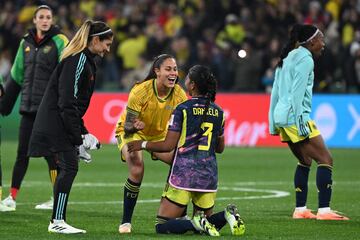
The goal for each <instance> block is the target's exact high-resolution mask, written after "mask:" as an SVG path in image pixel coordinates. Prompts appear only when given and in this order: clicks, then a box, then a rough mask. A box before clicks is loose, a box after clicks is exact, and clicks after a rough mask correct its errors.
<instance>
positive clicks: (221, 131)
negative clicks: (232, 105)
mask: <svg viewBox="0 0 360 240" xmlns="http://www.w3.org/2000/svg"><path fill="white" fill-rule="evenodd" d="M224 131H225V114H224V112H223V114H222V121H221V127H220V132H219V136H222V135H224Z"/></svg>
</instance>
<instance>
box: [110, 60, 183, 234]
mask: <svg viewBox="0 0 360 240" xmlns="http://www.w3.org/2000/svg"><path fill="white" fill-rule="evenodd" d="M177 81H178V70H177V65H176V61H175V58H174V57H172V56H171V55H168V54H162V55H160V56H158V57H156V58H155V59H154V62H153V65H152V67H151V69H150V72H149V74H148V76H147V77H146V78H145V80H144V81H142V82H140V83H137V84H135V86H134V87H133V88H132V89H131V91H130V94H129V99H128V105H127V107H126V111H124V112H123V113H122V114H121V116H120V119H119V122H118V123H117V126H116V137H117V140H118V148H119V150H120V152H121V159H122V160H123V161H125V162H126V163H127V165H128V169H129V176H128V179H127V180H126V182H125V186H124V203H123V217H122V222H121V224H120V226H119V232H120V233H130V232H131V217H132V214H133V211H134V208H135V205H136V201H137V196H138V194H139V191H140V185H141V181H142V178H143V176H144V162H143V156H142V151H136V152H132V153H129V152H128V151H127V143H128V142H131V141H134V140H143V141H161V140H164V138H165V136H166V133H167V125H168V121H169V119H170V116H171V114H172V112H173V110H174V109H175V108H176V106H177V105H178V104H179V103H182V102H184V101H185V100H187V97H186V94H185V92H184V90H183V89H182V88H181V87H180V86H179V85H178V84H177Z"/></svg>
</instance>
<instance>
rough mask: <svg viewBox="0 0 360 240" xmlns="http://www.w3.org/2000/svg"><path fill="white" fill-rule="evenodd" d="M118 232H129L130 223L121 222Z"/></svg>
mask: <svg viewBox="0 0 360 240" xmlns="http://www.w3.org/2000/svg"><path fill="white" fill-rule="evenodd" d="M119 233H120V234H123V233H131V223H123V224H120V226H119Z"/></svg>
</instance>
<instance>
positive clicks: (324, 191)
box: [316, 164, 332, 208]
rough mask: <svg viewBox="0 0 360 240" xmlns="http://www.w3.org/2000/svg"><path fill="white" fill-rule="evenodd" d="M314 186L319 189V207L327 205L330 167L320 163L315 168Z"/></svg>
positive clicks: (329, 188)
mask: <svg viewBox="0 0 360 240" xmlns="http://www.w3.org/2000/svg"><path fill="white" fill-rule="evenodd" d="M316 186H317V188H318V191H319V195H318V197H319V208H324V207H329V206H330V199H331V192H332V167H331V166H330V165H326V164H321V165H319V166H318V168H317V173H316Z"/></svg>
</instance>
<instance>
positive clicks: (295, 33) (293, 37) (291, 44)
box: [277, 24, 301, 68]
mask: <svg viewBox="0 0 360 240" xmlns="http://www.w3.org/2000/svg"><path fill="white" fill-rule="evenodd" d="M300 29H301V25H300V24H295V25H294V26H293V27H292V28H291V31H290V39H289V41H288V42H287V43H286V45H285V47H284V48H283V49H282V50H281V53H280V60H279V62H278V64H277V66H278V67H280V68H281V67H282V65H283V60H284V58H286V57H287V55H288V54H289V52H290V51H292V50H293V49H294V48H296V47H297V46H296V44H297V42H298V41H299V32H300Z"/></svg>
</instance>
